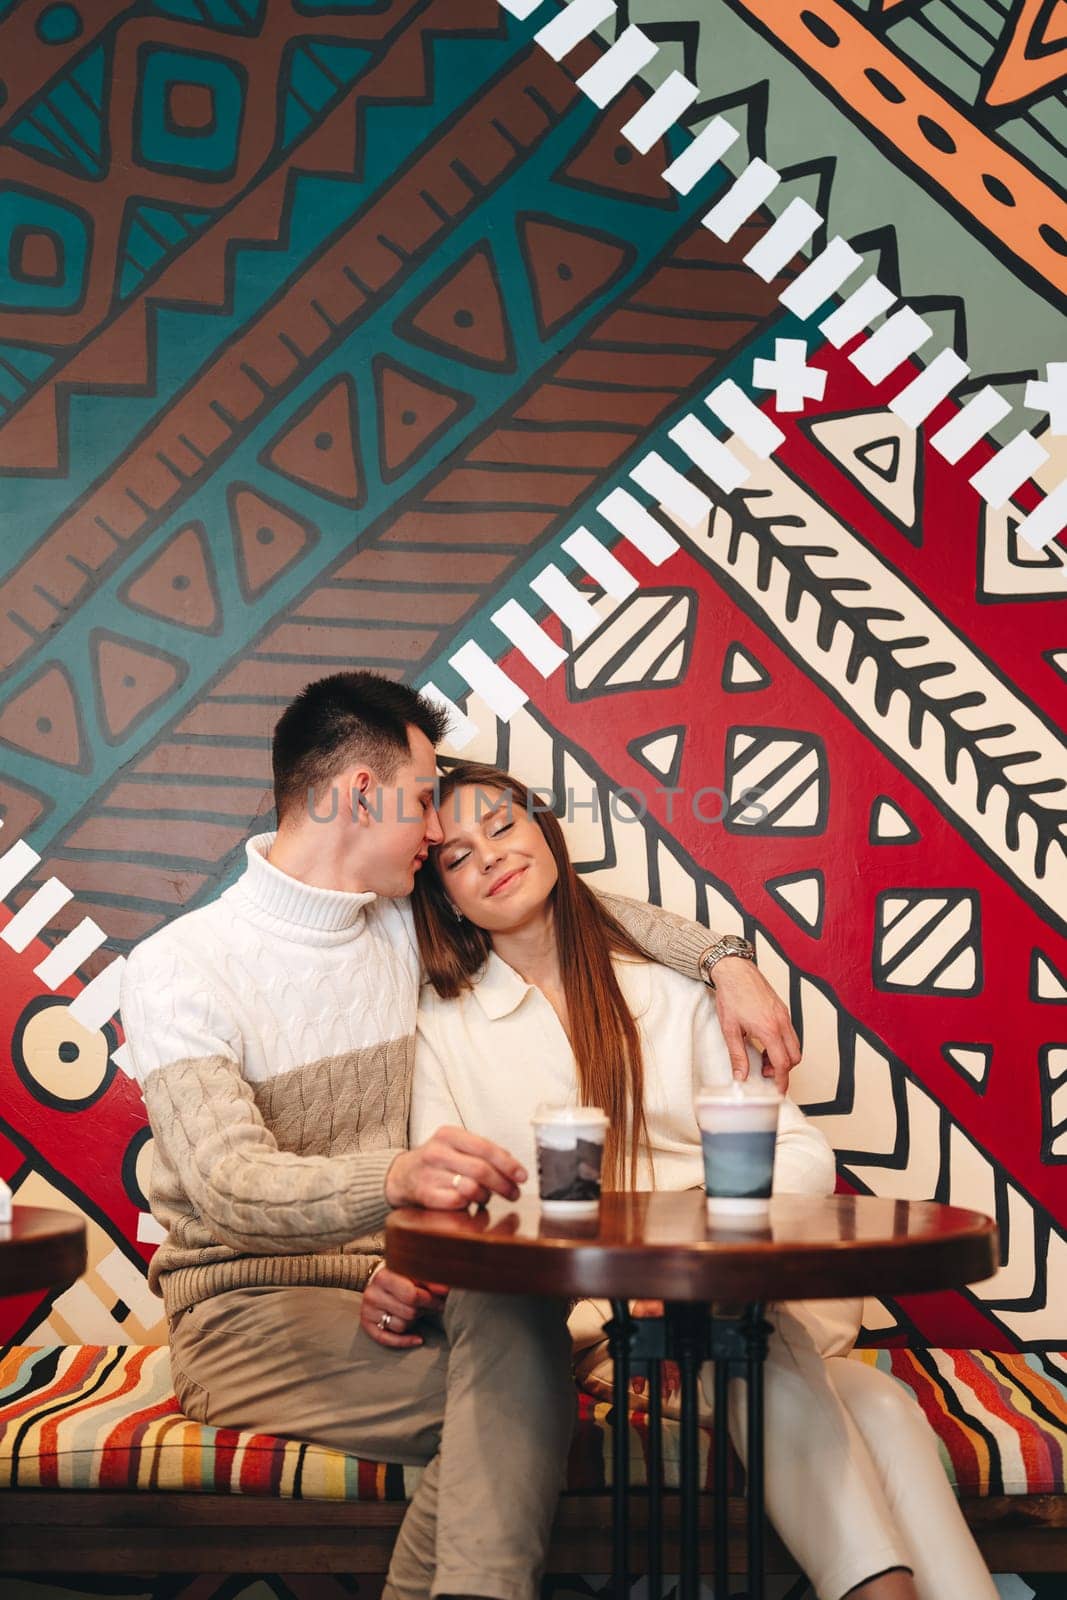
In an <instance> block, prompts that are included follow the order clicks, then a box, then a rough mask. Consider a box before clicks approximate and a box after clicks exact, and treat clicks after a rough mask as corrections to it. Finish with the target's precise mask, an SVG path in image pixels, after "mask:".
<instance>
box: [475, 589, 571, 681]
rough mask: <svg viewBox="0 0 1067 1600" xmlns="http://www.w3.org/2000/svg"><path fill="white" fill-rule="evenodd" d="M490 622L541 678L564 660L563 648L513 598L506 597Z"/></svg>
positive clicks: (565, 657)
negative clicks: (503, 603)
mask: <svg viewBox="0 0 1067 1600" xmlns="http://www.w3.org/2000/svg"><path fill="white" fill-rule="evenodd" d="M493 622H494V623H495V625H496V626H497V627H498V628H499V629H500V631H501V633H502V634H503V635H504V637H505V639H510V640H511V643H512V644H513V645H514V646H515V648H516V649H517V650H521V651H522V653H523V655H524V656H525V657H526V659H527V661H529V662H530V663H531V665H532V666H535V667H536V668H537V670H538V672H539V673H540V674H541V676H542V678H547V677H548V675H549V673H550V672H555V670H556V668H557V667H558V666H560V665H562V663H563V662H564V661H566V659H567V652H566V651H565V650H561V649H560V647H559V645H558V644H557V643H556V641H555V640H554V639H550V638H549V636H548V634H547V633H546V632H545V630H544V628H542V627H539V626H538V624H537V623H536V622H535V621H534V619H533V617H531V615H530V613H529V612H528V611H524V610H523V609H522V607H521V606H520V605H519V602H518V601H517V600H509V601H508V602H507V603H506V604H505V605H502V606H501V607H500V610H499V611H494V612H493Z"/></svg>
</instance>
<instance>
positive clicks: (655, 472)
mask: <svg viewBox="0 0 1067 1600" xmlns="http://www.w3.org/2000/svg"><path fill="white" fill-rule="evenodd" d="M630 476H631V478H632V479H633V480H634V482H635V483H636V484H637V485H638V487H639V488H641V489H644V491H645V493H646V494H650V495H651V496H652V498H653V500H655V502H656V504H657V505H661V506H665V507H666V508H667V510H668V511H669V512H670V514H671V516H672V517H677V519H678V521H679V522H680V523H681V524H682V526H683V527H685V528H697V527H699V526H700V524H701V523H702V522H703V521H704V518H705V517H710V515H711V501H710V500H709V499H708V497H707V495H706V494H705V493H704V491H703V489H698V488H697V486H696V484H695V483H690V482H689V479H688V478H687V477H685V476H684V474H683V473H681V472H679V471H678V469H677V467H672V466H671V464H670V462H669V461H664V459H663V457H662V456H661V455H660V454H659V452H658V451H656V450H650V451H649V452H648V455H647V456H646V457H645V459H644V460H643V461H639V462H638V463H637V465H636V467H634V468H633V469H632V470H631V472H630Z"/></svg>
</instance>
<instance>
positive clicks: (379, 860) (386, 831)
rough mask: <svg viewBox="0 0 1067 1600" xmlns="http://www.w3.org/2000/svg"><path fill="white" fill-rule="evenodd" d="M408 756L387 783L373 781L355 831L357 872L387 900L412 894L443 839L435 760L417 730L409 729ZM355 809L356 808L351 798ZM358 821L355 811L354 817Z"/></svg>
mask: <svg viewBox="0 0 1067 1600" xmlns="http://www.w3.org/2000/svg"><path fill="white" fill-rule="evenodd" d="M408 748H409V750H410V755H409V756H408V758H407V760H405V761H402V762H401V763H400V766H399V767H398V768H397V771H396V774H395V776H394V778H393V781H392V782H391V783H388V784H387V783H382V784H378V783H376V782H375V781H372V782H371V784H370V786H369V788H368V789H367V790H366V794H365V800H366V804H367V807H368V810H367V811H366V812H365V813H364V819H363V820H364V825H363V826H361V827H360V829H359V837H360V840H361V843H360V855H361V858H362V859H361V872H360V876H361V878H362V879H363V881H364V882H365V884H366V887H367V888H368V889H372V890H373V891H374V893H375V894H379V895H384V896H385V897H386V898H388V899H400V898H402V897H403V896H404V895H408V894H410V893H411V891H412V889H413V888H414V885H415V874H416V872H419V871H420V870H421V868H422V865H423V862H424V861H425V860H426V857H427V855H428V853H429V849H430V846H431V845H432V844H439V843H440V841H441V838H442V832H441V822H440V819H439V817H438V815H437V808H436V806H435V804H434V796H435V783H436V775H437V758H436V756H435V754H434V748H433V745H432V744H431V743H430V741H429V739H427V737H426V735H425V734H424V733H423V732H422V730H421V729H419V728H414V727H409V729H408ZM353 803H354V804H358V803H357V802H356V801H355V797H354V796H353ZM355 815H356V819H357V820H358V819H359V810H358V809H357V811H356V814H355Z"/></svg>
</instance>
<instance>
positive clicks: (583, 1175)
mask: <svg viewBox="0 0 1067 1600" xmlns="http://www.w3.org/2000/svg"><path fill="white" fill-rule="evenodd" d="M533 1130H534V1139H535V1140H536V1143H537V1184H538V1192H539V1193H540V1196H541V1210H542V1211H544V1212H545V1214H546V1215H547V1216H557V1217H581V1216H592V1215H593V1214H594V1213H595V1212H596V1211H597V1210H598V1209H599V1206H600V1171H601V1167H602V1165H603V1161H604V1140H605V1137H606V1136H607V1131H608V1119H607V1117H606V1116H605V1115H604V1113H603V1111H600V1110H598V1109H597V1107H596V1106H539V1107H538V1109H537V1113H536V1115H535V1116H534V1118H533Z"/></svg>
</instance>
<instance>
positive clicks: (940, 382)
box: [889, 350, 971, 428]
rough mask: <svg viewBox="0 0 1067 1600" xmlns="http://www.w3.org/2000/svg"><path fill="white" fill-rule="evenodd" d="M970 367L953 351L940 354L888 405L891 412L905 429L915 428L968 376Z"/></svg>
mask: <svg viewBox="0 0 1067 1600" xmlns="http://www.w3.org/2000/svg"><path fill="white" fill-rule="evenodd" d="M970 371H971V369H970V367H969V366H968V365H967V363H966V361H964V359H963V357H962V356H958V355H957V354H956V352H955V350H941V351H939V352H938V354H937V355H936V356H935V357H934V359H933V360H932V361H931V362H929V363H928V364H927V366H926V367H925V368H924V369H923V371H922V372H920V373H919V376H918V377H917V378H913V379H912V380H911V382H910V383H909V384H908V386H907V388H905V389H901V391H900V393H899V394H898V395H894V397H893V399H892V400H890V402H889V409H890V411H892V412H894V413H895V414H896V415H897V416H898V417H899V418H900V420H901V422H906V423H907V424H908V426H909V428H917V427H919V425H920V423H923V422H925V421H926V419H927V417H928V416H929V415H930V413H931V412H932V411H934V410H936V408H937V407H938V406H939V405H940V404H941V402H942V400H947V399H948V397H949V395H950V394H951V393H952V391H953V389H955V388H956V387H957V386H958V385H959V384H961V383H962V382H963V380H964V378H967V377H969V376H970Z"/></svg>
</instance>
